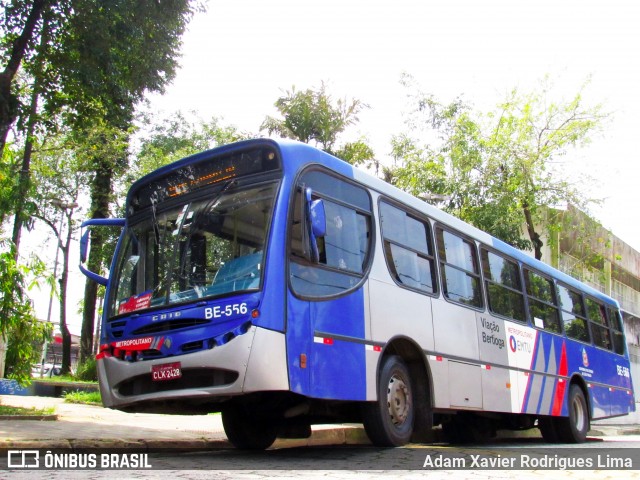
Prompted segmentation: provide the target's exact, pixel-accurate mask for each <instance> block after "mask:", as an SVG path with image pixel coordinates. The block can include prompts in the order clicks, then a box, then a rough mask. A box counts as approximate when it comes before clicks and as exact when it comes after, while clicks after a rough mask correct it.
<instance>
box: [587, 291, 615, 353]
mask: <svg viewBox="0 0 640 480" xmlns="http://www.w3.org/2000/svg"><path fill="white" fill-rule="evenodd" d="M587 316H588V317H589V322H590V324H591V334H592V335H593V343H594V344H595V345H596V346H597V347H602V348H606V349H607V350H611V347H612V345H611V334H610V332H609V329H608V328H607V315H606V313H605V310H604V305H602V304H601V303H599V302H596V301H595V300H593V299H592V298H587Z"/></svg>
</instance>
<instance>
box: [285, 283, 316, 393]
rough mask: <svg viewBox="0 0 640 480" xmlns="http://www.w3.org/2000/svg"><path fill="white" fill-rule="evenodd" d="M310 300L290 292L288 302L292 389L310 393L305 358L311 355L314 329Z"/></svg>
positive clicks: (290, 383)
mask: <svg viewBox="0 0 640 480" xmlns="http://www.w3.org/2000/svg"><path fill="white" fill-rule="evenodd" d="M310 310H311V309H310V304H309V302H308V301H305V300H300V299H298V298H296V297H294V296H293V294H291V293H289V295H288V302H287V334H286V342H287V366H288V369H289V385H290V386H291V391H292V392H295V393H299V394H301V395H308V394H309V368H308V363H305V361H304V360H303V359H305V358H306V359H309V358H310V357H311V344H312V339H313V330H312V328H311V313H310Z"/></svg>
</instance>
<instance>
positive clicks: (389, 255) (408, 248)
mask: <svg viewBox="0 0 640 480" xmlns="http://www.w3.org/2000/svg"><path fill="white" fill-rule="evenodd" d="M380 224H381V228H382V237H383V239H384V253H385V258H386V261H387V266H388V267H389V271H390V272H391V276H392V277H393V278H394V280H395V281H396V282H397V283H399V284H401V285H403V286H406V287H408V288H413V289H416V290H420V291H422V292H426V293H435V292H436V281H435V268H434V258H433V248H432V246H431V229H430V227H429V224H428V223H427V222H424V221H422V220H418V219H416V218H414V217H412V216H411V215H409V214H408V213H406V212H405V211H403V210H401V209H399V208H396V207H394V206H391V205H389V204H387V203H384V202H381V203H380Z"/></svg>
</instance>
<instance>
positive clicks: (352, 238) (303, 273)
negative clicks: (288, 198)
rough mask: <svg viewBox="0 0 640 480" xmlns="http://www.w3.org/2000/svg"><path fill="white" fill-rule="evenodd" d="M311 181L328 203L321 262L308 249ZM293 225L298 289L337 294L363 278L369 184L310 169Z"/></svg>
mask: <svg viewBox="0 0 640 480" xmlns="http://www.w3.org/2000/svg"><path fill="white" fill-rule="evenodd" d="M306 187H310V188H311V190H312V192H313V195H314V198H321V199H322V200H323V202H324V207H325V217H326V235H325V236H324V237H321V238H318V239H317V245H318V253H319V262H318V263H312V262H310V261H309V260H308V255H307V252H308V250H309V245H308V243H309V240H308V235H305V234H304V232H305V229H306V228H307V227H306V226H305V222H306V219H305V218H304V214H303V212H304V211H305V207H304V202H305V201H306V200H305V199H304V196H303V195H302V191H303V188H306ZM365 199H366V202H368V204H367V203H365ZM354 204H356V205H354ZM361 207H366V209H365V210H363V209H362V208H361ZM290 228H291V232H290V236H289V238H290V241H291V246H290V252H291V254H290V263H289V274H290V278H291V286H292V288H293V290H294V291H295V292H296V293H297V294H299V295H302V296H307V297H326V296H332V295H338V294H340V293H342V292H344V291H346V290H349V289H351V288H354V287H355V286H357V285H358V284H359V283H360V281H361V279H362V276H363V274H364V270H365V268H366V262H367V260H368V254H369V249H370V245H371V205H370V200H369V196H368V194H367V192H366V190H364V189H362V188H360V187H358V186H356V185H352V184H350V183H347V182H345V181H343V180H340V179H338V178H336V177H333V176H330V175H327V174H325V173H322V172H319V171H311V172H308V173H306V174H304V175H303V176H302V178H301V181H300V185H299V187H298V189H297V191H296V194H295V197H294V201H293V212H292V217H291V227H290Z"/></svg>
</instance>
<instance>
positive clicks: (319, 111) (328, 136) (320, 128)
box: [260, 83, 375, 165]
mask: <svg viewBox="0 0 640 480" xmlns="http://www.w3.org/2000/svg"><path fill="white" fill-rule="evenodd" d="M275 107H276V108H277V109H278V112H279V113H280V115H281V118H276V117H270V116H268V117H267V118H265V120H264V122H263V123H262V126H261V127H260V130H266V131H267V132H268V133H269V134H270V135H271V134H273V133H276V134H278V135H281V136H283V137H286V138H292V139H295V140H299V141H301V142H304V143H313V144H315V145H316V146H317V147H318V148H321V149H322V150H324V151H326V152H328V153H330V154H332V155H335V156H337V157H339V158H341V159H343V160H346V161H347V162H349V163H351V164H352V165H360V164H365V165H370V164H372V163H375V159H374V154H373V150H372V149H371V147H370V146H369V145H367V142H366V141H365V140H364V139H362V138H361V139H359V140H356V141H353V142H345V143H342V144H339V143H338V142H339V137H340V136H341V135H342V134H343V133H344V131H345V130H346V129H347V127H349V126H352V125H355V124H356V123H358V114H359V113H360V112H361V111H362V110H363V109H364V108H368V106H367V105H366V104H364V103H362V101H360V100H358V99H355V98H354V99H351V100H348V99H346V98H339V99H337V100H334V99H333V97H332V96H331V95H330V94H329V93H328V92H327V88H326V85H325V84H324V83H322V84H321V85H320V88H318V89H313V88H308V89H306V90H301V91H298V90H296V88H295V86H294V87H292V88H291V90H289V91H287V92H286V93H285V94H284V95H283V96H281V97H280V98H278V100H276V102H275Z"/></svg>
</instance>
